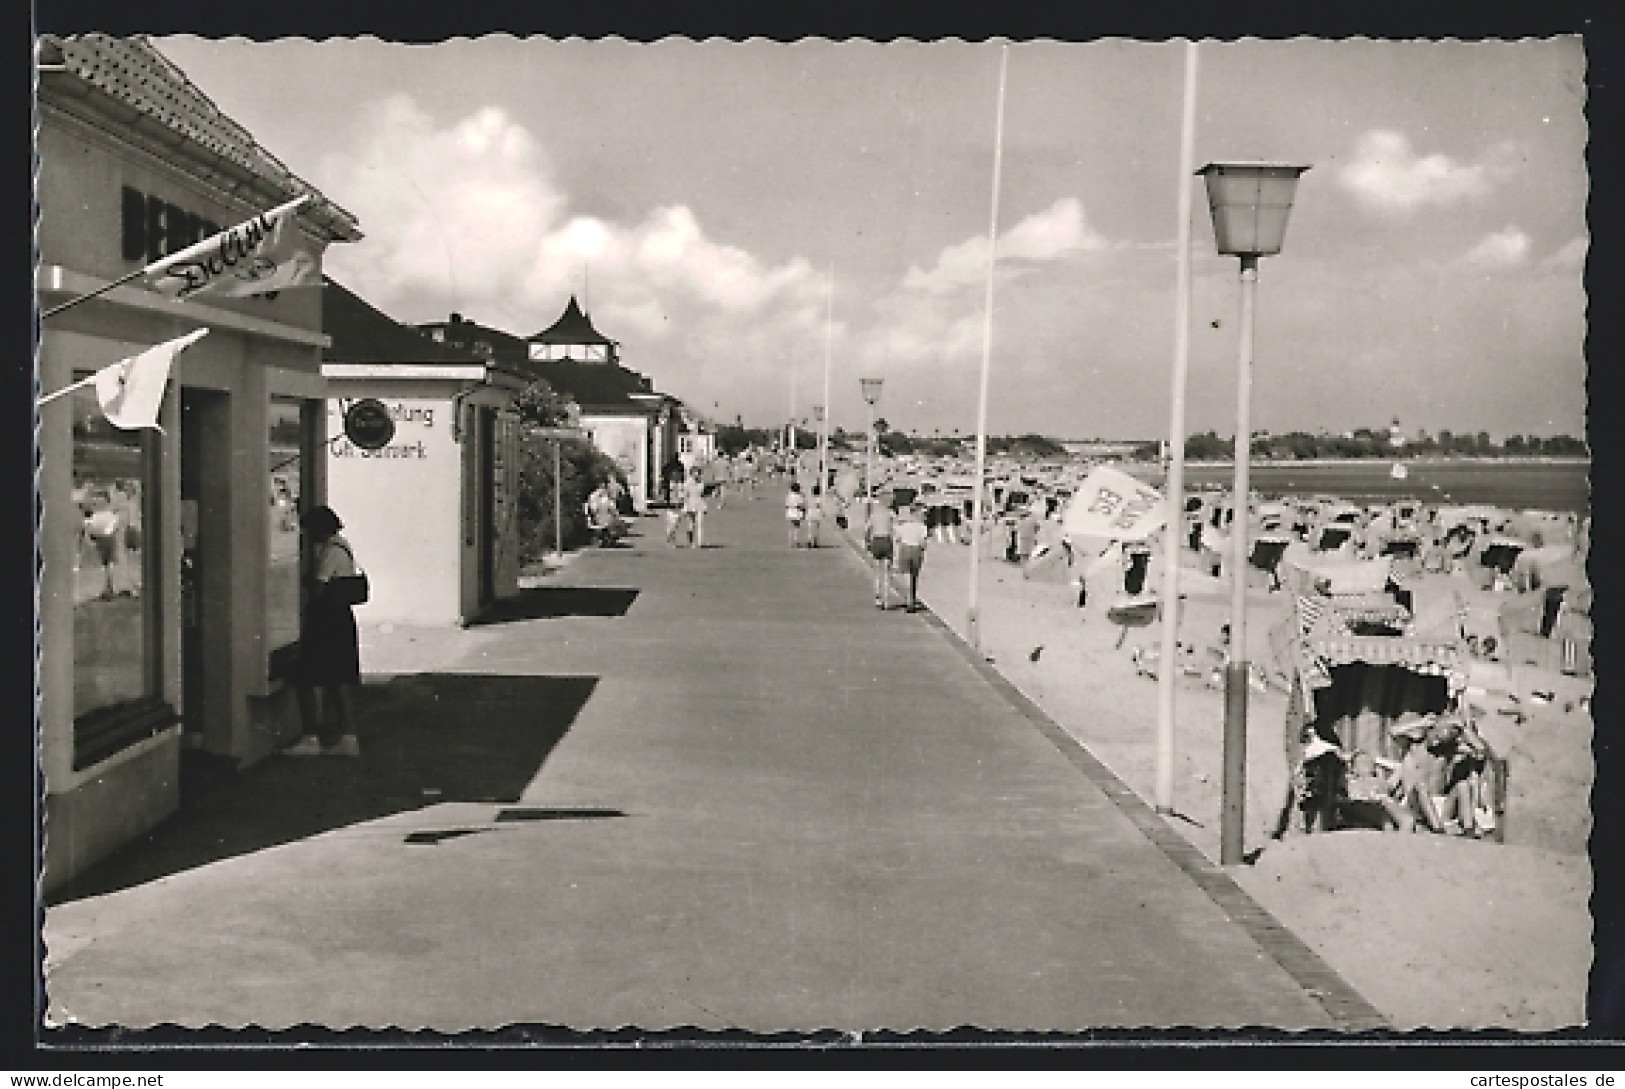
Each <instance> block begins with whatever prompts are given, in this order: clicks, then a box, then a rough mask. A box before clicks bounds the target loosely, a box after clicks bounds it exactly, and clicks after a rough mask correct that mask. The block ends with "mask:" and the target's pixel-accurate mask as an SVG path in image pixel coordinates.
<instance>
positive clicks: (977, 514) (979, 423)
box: [965, 43, 1010, 650]
mask: <svg viewBox="0 0 1625 1089" xmlns="http://www.w3.org/2000/svg"><path fill="white" fill-rule="evenodd" d="M1009 63H1010V46H1009V44H1008V43H1007V44H1005V45H1003V46H1001V47H1000V52H999V106H998V114H997V120H996V121H995V122H994V126H993V199H992V212H991V213H990V214H989V217H988V228H987V295H986V299H985V301H984V303H983V312H982V378H981V386H980V388H979V390H978V393H977V399H976V484H975V487H976V490H975V491H974V492H973V493H972V499H971V550H970V590H969V595H968V600H967V603H966V606H965V634H966V641H967V642H969V643H970V645H971V649H972V650H980V649H981V647H982V641H981V613H980V608H979V603H978V600H977V599H978V593H977V591H978V589H979V587H980V583H979V579H980V577H981V562H980V561H981V556H982V493H983V492H984V491H985V490H986V487H985V484H984V482H983V481H984V477H985V474H986V472H987V380H988V372H989V370H990V369H991V368H992V361H993V267H994V262H995V259H996V257H997V251H998V245H999V173H1000V171H1001V170H1002V168H1003V166H1004V84H1005V73H1006V70H1007V69H1008V67H1009Z"/></svg>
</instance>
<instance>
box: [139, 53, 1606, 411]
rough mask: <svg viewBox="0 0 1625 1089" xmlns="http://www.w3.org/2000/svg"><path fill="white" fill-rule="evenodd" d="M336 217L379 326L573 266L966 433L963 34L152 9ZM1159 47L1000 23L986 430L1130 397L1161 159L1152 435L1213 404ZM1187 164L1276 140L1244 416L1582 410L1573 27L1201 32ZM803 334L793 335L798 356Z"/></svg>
mask: <svg viewBox="0 0 1625 1089" xmlns="http://www.w3.org/2000/svg"><path fill="white" fill-rule="evenodd" d="M155 44H156V45H157V46H158V48H159V49H160V50H161V51H162V52H163V53H164V54H165V55H166V56H167V57H169V58H170V59H171V60H172V61H174V62H175V63H176V64H177V65H179V66H180V68H181V69H182V70H184V71H185V72H186V73H187V75H188V77H189V78H190V79H191V80H192V81H193V82H194V83H195V84H196V85H197V86H198V87H199V88H200V89H202V90H203V91H204V93H206V94H207V95H208V96H209V97H210V98H212V99H213V100H214V102H215V103H216V104H217V105H219V106H220V107H221V109H223V110H224V111H225V112H226V113H227V114H228V115H230V116H231V117H232V118H234V119H235V120H236V121H238V122H239V123H240V124H242V125H243V126H244V127H245V128H247V129H248V130H249V131H250V132H251V133H252V134H253V135H254V136H255V138H256V139H257V140H258V141H259V142H260V143H261V144H262V145H263V146H265V147H266V148H267V149H268V150H269V151H271V152H272V153H273V154H274V155H276V156H277V157H278V158H280V159H281V160H282V161H283V162H284V163H286V164H287V166H288V167H289V168H290V169H291V170H293V171H294V172H295V173H296V174H298V175H299V176H300V177H302V178H304V179H305V180H306V181H308V182H310V183H312V184H313V185H315V186H316V187H317V188H318V189H320V190H321V191H322V192H323V193H324V194H325V195H326V196H327V197H328V198H330V199H331V200H333V201H334V202H336V203H337V204H339V205H340V206H342V207H343V208H345V209H347V210H348V211H350V212H351V213H353V214H354V215H355V216H356V217H357V218H358V219H359V221H360V224H361V229H362V231H363V233H364V234H365V236H366V237H365V238H364V239H363V240H362V241H360V242H356V243H347V244H338V245H334V246H332V247H331V248H329V250H328V251H327V256H326V268H327V271H328V273H329V274H330V275H332V276H333V277H334V278H336V279H337V280H339V281H340V282H341V283H343V284H345V285H346V286H347V287H349V288H351V289H352V290H354V291H356V292H358V293H359V294H360V295H361V296H362V297H364V298H366V299H367V300H368V301H369V302H371V303H372V304H373V305H375V306H377V307H378V308H380V309H381V310H383V311H384V312H386V313H388V314H390V315H391V316H393V317H395V318H396V319H398V320H400V321H404V322H409V323H416V322H425V321H436V320H444V319H445V318H446V316H447V315H448V314H449V313H451V312H457V313H460V314H462V315H463V316H465V317H468V318H471V319H473V320H475V321H479V322H481V323H484V324H487V325H493V326H496V327H498V328H502V329H505V330H507V331H509V332H512V333H515V334H518V335H520V336H528V335H529V334H531V333H534V332H537V331H539V330H541V329H544V328H546V327H547V326H548V325H550V324H551V323H552V322H553V320H554V319H555V318H557V317H558V315H559V314H560V313H561V312H562V310H563V309H564V306H565V303H566V302H567V301H568V299H569V297H570V296H571V295H572V294H574V295H576V296H578V298H580V300H581V301H582V303H583V304H584V305H585V306H586V307H587V308H588V310H589V311H590V313H591V316H592V318H593V321H594V323H595V324H596V325H597V326H598V328H599V330H600V331H601V332H603V333H604V334H605V335H606V336H609V337H611V338H613V339H615V340H617V341H619V342H620V343H621V353H622V361H623V362H624V363H625V365H627V366H629V367H631V368H633V369H636V370H638V371H641V372H642V373H644V374H646V375H648V376H650V377H651V378H652V379H653V380H654V383H655V386H656V388H658V389H661V390H663V391H666V392H669V393H672V394H674V395H676V396H678V397H681V398H682V399H684V400H685V401H687V402H689V403H690V404H691V405H693V406H694V407H695V408H697V409H699V410H700V411H702V412H704V413H707V414H709V415H711V416H712V417H713V418H715V419H718V420H720V421H732V420H733V419H734V418H735V417H736V416H738V417H742V418H743V419H744V422H745V423H747V424H749V425H753V426H776V425H779V424H782V423H783V422H784V421H785V420H786V419H790V418H806V417H810V416H811V414H812V412H813V406H814V405H815V404H819V403H822V402H823V401H824V399H825V398H824V392H823V390H824V381H825V374H826V369H827V371H828V373H829V375H830V396H829V403H830V405H831V406H832V412H831V415H832V419H833V420H834V422H835V423H837V424H839V425H842V426H846V427H851V428H860V427H862V426H863V425H864V423H865V422H866V421H865V416H866V413H867V410H866V408H865V406H864V405H863V403H862V400H861V397H860V394H859V387H858V379H859V378H869V377H873V378H881V379H883V380H884V385H883V392H882V400H881V404H880V406H879V414H880V415H881V416H883V417H884V418H885V419H886V420H887V421H888V422H889V423H890V424H891V426H893V427H898V428H903V429H906V430H914V431H919V432H923V433H927V434H929V433H932V432H940V433H942V434H944V435H948V434H952V433H954V432H956V431H957V432H959V433H962V434H971V433H973V432H974V429H975V425H976V406H977V393H978V382H979V376H980V373H981V367H982V360H983V344H984V341H983V335H984V325H985V313H986V312H985V297H986V273H987V256H988V235H989V227H990V215H991V213H992V211H993V209H992V207H991V197H992V183H993V166H994V147H995V131H996V122H997V114H998V110H997V102H998V82H999V65H1000V53H1001V48H1002V47H1001V45H1000V44H999V43H997V42H981V43H964V42H951V41H942V42H929V43H918V42H893V43H886V44H875V43H867V42H843V43H835V42H829V41H815V40H809V41H803V42H799V43H794V44H780V43H776V42H767V41H752V42H738V43H736V42H730V41H720V40H712V41H705V42H694V41H683V40H677V39H669V40H666V41H662V42H659V43H653V44H648V43H636V42H625V41H616V40H600V41H584V40H579V39H571V40H565V41H550V40H546V39H538V38H529V39H518V38H513V37H508V36H495V37H484V38H479V39H474V40H467V39H463V40H453V41H448V42H441V43H437V44H432V45H423V44H398V43H390V42H385V41H379V40H377V39H331V40H328V41H325V42H313V41H309V40H305V39H284V40H280V41H272V42H252V41H248V40H245V39H240V38H237V39H227V40H220V41H211V40H205V39H200V38H195V37H190V36H181V37H162V38H158V39H155ZM1183 80H1184V46H1183V45H1182V44H1180V43H1177V42H1138V41H1131V40H1113V39H1108V40H1102V41H1094V42H1044V41H1033V42H1014V43H1010V45H1009V51H1008V74H1007V85H1006V97H1005V109H1004V116H1003V143H1002V172H1001V182H1000V194H999V201H998V207H997V221H998V235H997V237H998V242H997V245H996V247H995V259H996V260H995V267H996V274H995V278H994V296H993V313H992V322H991V329H992V338H991V351H990V354H989V357H988V358H989V365H990V372H989V373H990V383H989V401H988V426H989V430H990V432H992V433H994V434H1016V433H1025V432H1040V433H1044V434H1048V435H1051V436H1055V437H1060V438H1093V437H1100V438H1156V437H1160V436H1166V435H1167V433H1168V428H1169V406H1170V393H1171V377H1170V375H1171V371H1172V365H1173V358H1174V344H1175V328H1174V312H1175V285H1176V269H1177V244H1176V243H1177V238H1178V233H1179V223H1178V218H1179V216H1178V211H1179V188H1178V187H1179V186H1180V185H1181V184H1189V185H1191V186H1192V187H1193V201H1192V255H1193V256H1192V266H1191V267H1192V276H1193V294H1192V317H1191V331H1190V370H1189V375H1190V376H1189V387H1188V395H1187V396H1188V408H1187V431H1188V432H1197V431H1205V430H1209V429H1212V430H1214V431H1216V432H1218V433H1219V434H1220V435H1226V436H1228V435H1230V434H1232V433H1233V432H1234V430H1235V419H1236V371H1237V365H1236V360H1237V348H1238V339H1237V331H1238V325H1239V322H1238V315H1239V305H1240V304H1239V298H1240V295H1239V287H1238V282H1237V262H1236V260H1235V259H1234V258H1232V257H1221V256H1219V255H1218V254H1217V253H1216V252H1215V249H1214V241H1213V233H1212V228H1211V220H1210V216H1209V213H1208V209H1207V203H1206V199H1205V196H1204V194H1203V190H1202V188H1201V182H1200V180H1199V179H1195V178H1190V179H1185V178H1182V177H1181V174H1180V169H1179V165H1180V164H1179V158H1180V146H1179V142H1180V116H1181V102H1182V95H1183ZM1196 101H1197V106H1196V116H1195V163H1196V165H1198V166H1200V165H1201V164H1203V163H1206V162H1209V161H1214V160H1272V161H1286V162H1293V163H1301V164H1308V165H1309V166H1310V167H1311V169H1310V170H1309V171H1308V173H1306V174H1305V175H1304V176H1303V180H1302V182H1301V183H1300V185H1299V188H1298V193H1297V200H1296V204H1295V206H1294V208H1293V211H1292V215H1291V220H1290V223H1289V226H1288V229H1287V234H1286V243H1285V248H1284V250H1283V252H1282V253H1281V254H1279V255H1277V256H1271V257H1266V258H1264V259H1263V260H1262V262H1261V270H1260V277H1259V289H1258V306H1257V321H1256V346H1255V360H1254V368H1253V399H1252V424H1253V427H1254V428H1255V429H1264V430H1270V431H1276V432H1284V431H1293V430H1303V431H1311V432H1312V431H1318V430H1321V429H1325V430H1329V431H1334V432H1336V431H1345V430H1350V429H1353V428H1356V427H1361V426H1387V424H1388V423H1389V422H1390V421H1391V420H1393V419H1394V418H1396V417H1397V418H1398V419H1399V421H1400V423H1401V426H1402V427H1403V428H1404V430H1405V431H1406V432H1407V433H1412V434H1414V433H1415V432H1416V431H1418V430H1420V429H1425V430H1428V431H1430V432H1437V431H1439V430H1440V429H1448V430H1452V431H1458V432H1459V431H1471V432H1477V431H1481V430H1486V431H1489V432H1490V433H1491V434H1492V435H1494V436H1496V437H1497V438H1504V437H1505V436H1506V435H1509V434H1513V433H1521V434H1537V435H1554V434H1570V435H1580V434H1583V433H1584V430H1585V388H1584V382H1585V373H1586V372H1585V359H1584V335H1585V307H1586V298H1585V293H1584V288H1583V283H1582V273H1583V268H1584V262H1585V253H1586V247H1587V232H1586V219H1585V200H1586V192H1587V179H1586V170H1585V162H1584V155H1585V147H1586V140H1587V131H1586V123H1585V117H1584V112H1583V111H1584V106H1585V55H1584V48H1583V43H1582V42H1581V40H1580V39H1579V38H1578V37H1567V38H1552V39H1545V40H1537V39H1529V40H1522V41H1516V42H1495V41H1490V42H1399V41H1368V40H1357V39H1355V40H1343V41H1315V40H1312V39H1293V40H1282V41H1265V40H1257V39H1246V40H1242V41H1237V42H1216V41H1205V42H1202V43H1201V44H1200V46H1199V70H1198V76H1197V91H1196ZM826 365H827V367H826Z"/></svg>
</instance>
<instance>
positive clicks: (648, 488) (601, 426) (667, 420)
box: [417, 296, 684, 510]
mask: <svg viewBox="0 0 1625 1089" xmlns="http://www.w3.org/2000/svg"><path fill="white" fill-rule="evenodd" d="M417 328H419V329H421V330H423V331H424V332H426V333H427V334H428V335H429V337H430V338H431V339H433V340H435V341H437V342H439V343H442V344H446V345H450V346H453V347H457V348H465V349H468V350H470V351H473V352H476V353H478V354H481V355H483V356H485V357H486V358H489V359H492V360H494V361H496V362H499V363H502V364H505V365H508V366H511V367H514V368H516V369H517V370H518V371H519V372H520V373H522V374H524V375H526V376H528V377H529V378H531V379H541V380H543V381H545V382H546V383H547V384H548V385H549V386H551V387H552V388H553V390H554V391H555V392H557V393H559V394H561V395H563V396H566V397H569V398H571V399H572V400H574V401H575V403H576V405H577V406H578V407H579V408H580V409H581V427H582V429H583V430H585V431H586V432H587V434H588V436H589V438H590V439H591V441H592V443H593V445H594V446H596V447H598V449H599V450H601V451H602V452H603V453H604V454H606V455H607V456H608V457H610V458H611V459H613V460H614V461H615V463H616V464H617V465H619V466H620V468H621V471H622V473H624V474H625V476H626V480H627V490H628V491H629V492H630V493H631V496H632V502H633V505H634V506H635V507H636V508H637V509H639V510H643V509H645V508H646V507H647V506H648V504H649V502H650V501H651V500H653V499H654V498H656V496H657V488H658V481H659V470H660V466H662V465H664V464H665V463H666V462H667V461H669V460H670V459H671V457H672V456H673V455H674V454H676V453H677V452H678V447H679V437H680V435H681V434H682V433H683V430H684V429H683V427H682V402H681V401H679V400H678V399H677V398H675V397H672V396H670V395H668V394H664V393H661V392H660V391H658V390H656V389H655V388H654V383H653V382H651V381H650V380H649V379H648V378H647V377H645V376H644V375H642V374H639V373H638V372H637V371H634V370H631V369H629V368H627V367H624V366H622V365H621V361H620V346H619V345H618V344H617V343H616V342H615V341H614V340H611V339H610V338H609V337H606V336H604V335H603V334H602V333H600V332H599V331H598V329H597V328H596V327H595V326H594V325H593V323H592V320H591V318H589V317H588V315H587V314H586V313H585V312H584V311H583V310H582V309H581V306H580V304H578V303H577V302H576V300H575V297H574V296H571V298H570V301H569V302H568V303H567V304H566V305H565V308H564V311H563V313H562V314H560V315H559V317H558V319H557V320H556V321H554V322H553V324H552V325H549V326H548V327H547V328H546V329H543V330H542V331H541V332H539V333H535V334H533V335H531V336H529V337H517V336H514V335H513V334H511V333H506V332H503V331H502V330H500V329H493V328H491V327H489V326H485V325H480V324H478V323H476V322H473V321H469V320H468V319H466V318H464V317H463V316H462V315H460V314H452V315H451V317H450V320H448V321H444V322H431V323H428V324H425V325H419V326H418V327H417Z"/></svg>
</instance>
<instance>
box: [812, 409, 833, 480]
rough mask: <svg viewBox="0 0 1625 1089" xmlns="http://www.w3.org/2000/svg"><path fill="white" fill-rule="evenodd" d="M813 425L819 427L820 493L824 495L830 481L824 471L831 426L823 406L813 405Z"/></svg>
mask: <svg viewBox="0 0 1625 1089" xmlns="http://www.w3.org/2000/svg"><path fill="white" fill-rule="evenodd" d="M813 423H815V424H817V425H818V491H819V494H820V495H822V494H823V491H824V485H825V483H826V482H827V481H828V479H829V477H828V476H827V474H826V473H825V470H824V459H825V457H826V456H827V443H828V441H829V425H828V423H827V422H826V419H825V413H824V406H823V405H813Z"/></svg>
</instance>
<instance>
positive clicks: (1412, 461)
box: [1130, 454, 1591, 469]
mask: <svg viewBox="0 0 1625 1089" xmlns="http://www.w3.org/2000/svg"><path fill="white" fill-rule="evenodd" d="M1394 462H1399V463H1403V464H1405V465H1507V464H1511V465H1590V464H1591V459H1590V458H1582V457H1572V456H1563V455H1557V454H1552V455H1547V454H1505V455H1500V454H1491V455H1486V456H1479V455H1476V454H1461V455H1453V456H1450V457H1444V456H1440V455H1437V454H1429V455H1424V456H1421V457H1399V456H1396V457H1369V458H1253V459H1252V460H1251V461H1250V462H1248V464H1250V465H1387V464H1391V463H1394ZM1130 464H1134V465H1144V466H1146V467H1147V468H1152V469H1160V468H1162V463H1161V462H1157V461H1140V462H1131V463H1130ZM1185 464H1186V465H1187V466H1189V467H1191V468H1198V469H1214V468H1218V467H1220V466H1224V465H1232V464H1234V462H1233V461H1232V460H1230V459H1226V460H1223V461H1211V460H1202V461H1187V462H1185Z"/></svg>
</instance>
